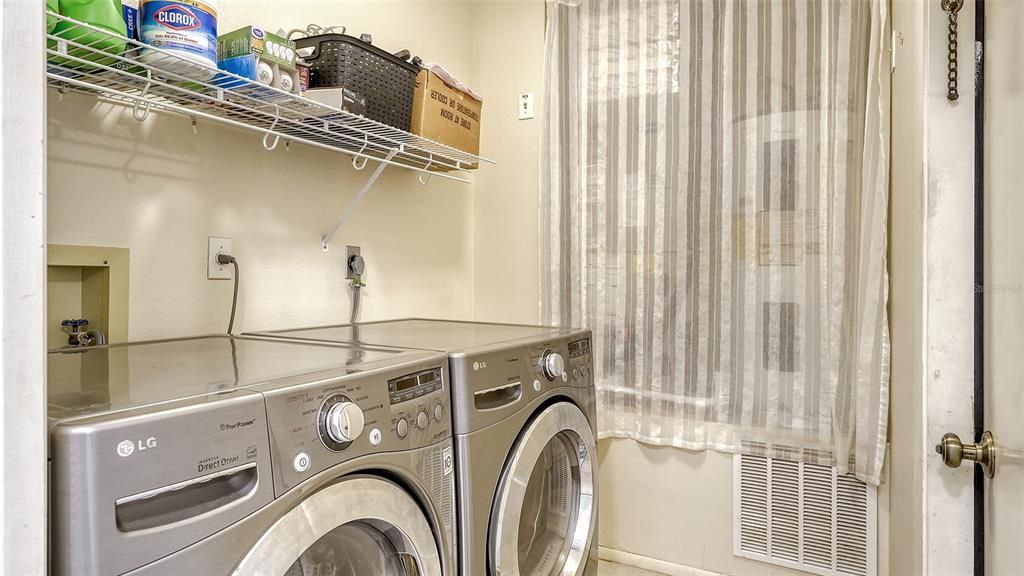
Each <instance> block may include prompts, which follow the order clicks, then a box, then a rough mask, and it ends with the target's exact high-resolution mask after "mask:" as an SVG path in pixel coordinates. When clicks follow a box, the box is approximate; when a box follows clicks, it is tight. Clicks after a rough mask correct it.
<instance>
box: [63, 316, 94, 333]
mask: <svg viewBox="0 0 1024 576" xmlns="http://www.w3.org/2000/svg"><path fill="white" fill-rule="evenodd" d="M88 324H89V321H88V320H86V319H85V318H74V319H68V320H61V323H60V325H61V326H67V327H69V328H73V329H74V328H80V327H82V326H87V325H88ZM74 331H75V332H77V331H78V330H74Z"/></svg>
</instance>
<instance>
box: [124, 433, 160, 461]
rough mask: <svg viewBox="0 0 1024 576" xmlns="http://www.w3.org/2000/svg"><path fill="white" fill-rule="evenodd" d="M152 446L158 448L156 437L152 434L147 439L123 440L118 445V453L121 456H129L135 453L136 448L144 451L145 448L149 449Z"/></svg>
mask: <svg viewBox="0 0 1024 576" xmlns="http://www.w3.org/2000/svg"><path fill="white" fill-rule="evenodd" d="M150 448H156V438H154V437H152V436H150V437H149V438H146V439H145V440H139V441H137V442H132V441H131V440H122V441H121V442H120V443H118V445H117V455H118V456H120V457H121V458H127V457H129V456H131V455H132V454H134V453H135V451H136V450H138V451H139V452H142V451H143V450H149V449H150Z"/></svg>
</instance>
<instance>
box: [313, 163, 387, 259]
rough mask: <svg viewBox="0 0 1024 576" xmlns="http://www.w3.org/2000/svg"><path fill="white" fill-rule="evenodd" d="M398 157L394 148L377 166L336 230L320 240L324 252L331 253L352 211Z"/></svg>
mask: <svg viewBox="0 0 1024 576" xmlns="http://www.w3.org/2000/svg"><path fill="white" fill-rule="evenodd" d="M397 155H398V149H397V148H392V149H391V150H390V151H389V152H388V155H387V156H385V157H384V160H383V161H382V162H381V163H380V164H378V165H377V168H376V169H375V170H374V171H373V174H370V177H369V178H367V179H366V183H365V184H363V187H362V188H361V189H360V190H359V192H358V193H357V194H356V197H355V198H353V199H352V202H351V203H350V204H349V205H348V207H347V208H345V212H343V213H342V214H341V218H339V219H338V223H337V224H335V225H334V228H331V231H330V232H328V233H327V234H324V237H323V238H322V239H321V240H320V250H322V251H324V252H329V251H330V250H331V240H333V239H334V235H335V234H337V233H338V230H339V229H340V228H341V225H342V224H344V223H345V221H346V220H348V217H349V216H351V215H352V211H353V210H354V209H355V207H356V205H357V204H359V202H360V201H361V200H362V199H363V197H364V196H366V194H367V193H368V192H369V191H370V188H372V187H373V183H374V182H376V181H377V178H379V177H380V174H381V172H383V171H384V168H385V167H386V166H387V165H388V162H391V160H393V159H394V157H395V156H397Z"/></svg>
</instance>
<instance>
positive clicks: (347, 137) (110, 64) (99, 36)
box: [46, 13, 494, 249]
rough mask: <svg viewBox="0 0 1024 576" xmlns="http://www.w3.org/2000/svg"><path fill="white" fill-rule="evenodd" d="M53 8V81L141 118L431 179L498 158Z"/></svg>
mask: <svg viewBox="0 0 1024 576" xmlns="http://www.w3.org/2000/svg"><path fill="white" fill-rule="evenodd" d="M47 16H48V17H50V18H52V19H55V20H56V21H57V27H56V28H54V29H53V32H51V33H48V34H47V35H46V39H47V46H46V60H47V67H46V76H47V79H48V82H49V84H50V85H51V86H52V87H54V88H56V89H57V90H59V91H61V92H65V91H69V90H71V91H76V92H86V93H91V94H96V95H98V96H101V97H104V98H105V99H107V100H110V101H113V102H118V103H122V104H125V105H128V106H131V107H132V108H133V110H132V112H133V115H134V117H135V119H136V120H139V121H142V120H145V119H146V118H147V117H148V115H149V113H150V111H152V110H160V111H170V112H175V113H179V114H183V115H185V116H188V117H191V118H192V119H193V120H197V119H205V120H210V121H214V122H218V123H222V124H227V125H230V126H234V127H237V128H242V129H246V130H251V131H254V132H257V133H261V134H263V141H262V144H263V146H264V147H265V148H267V149H268V150H273V149H275V148H276V147H277V146H278V144H279V143H280V141H281V140H284V141H285V142H296V143H301V144H306V145H309V146H315V147H317V148H324V149H327V150H332V151H336V152H342V153H345V154H348V155H350V156H352V164H353V166H355V167H356V169H360V170H361V169H362V168H364V167H365V166H366V162H367V161H369V160H372V161H374V162H380V163H382V166H383V165H390V166H397V167H401V168H407V169H410V170H414V171H417V172H420V173H422V174H421V176H420V183H424V184H425V183H426V182H427V180H429V179H430V178H431V177H432V176H435V175H436V176H439V177H442V178H447V179H451V180H458V181H460V182H468V181H469V180H468V179H467V178H466V177H465V176H464V173H465V171H467V170H472V169H475V168H476V167H477V166H478V165H479V164H480V163H482V162H483V163H490V164H493V163H494V162H493V161H491V160H488V159H486V158H482V157H480V156H477V155H474V154H470V153H468V152H463V151H461V150H457V149H455V148H452V147H450V146H445V145H443V144H440V143H438V142H434V141H432V140H428V139H426V138H423V137H420V136H416V135H415V134H411V133H409V132H406V131H404V130H399V129H397V128H393V127H391V126H387V125H385V124H381V123H379V122H375V121H373V120H369V119H367V118H364V117H362V116H359V115H357V114H352V113H350V112H346V111H344V110H339V109H337V108H333V107H331V106H327V105H325V104H322V103H319V102H316V101H313V100H309V99H307V98H302V97H300V96H296V95H294V94H290V93H288V92H284V91H282V90H278V89H276V88H271V87H269V86H264V85H262V84H259V83H258V82H254V81H252V80H248V79H246V78H242V77H241V76H236V75H234V74H230V73H227V72H224V71H222V70H218V69H217V68H211V67H208V66H203V65H202V64H198V63H196V62H193V61H191V60H187V59H184V58H181V57H179V56H177V55H175V54H173V53H170V52H167V51H164V50H161V49H159V48H154V47H152V46H148V45H145V44H142V43H141V42H138V41H135V40H130V39H128V38H125V37H123V36H120V35H117V34H112V33H110V32H107V31H105V30H102V29H100V28H97V27H95V26H91V25H89V24H85V23H83V22H79V21H77V20H72V19H70V18H67V17H65V16H61V15H58V14H54V13H48V14H47ZM143 51H144V52H143ZM359 160H362V162H359ZM377 175H379V171H377V172H376V173H375V175H374V176H377ZM374 179H375V177H374V178H371V179H370V181H369V182H368V185H367V188H368V187H369V185H370V184H372V181H373V180H374ZM340 224H341V223H340V222H339V226H340ZM336 229H337V228H335V230H336ZM329 239H330V238H329V237H325V242H324V246H325V249H326V243H327V241H329Z"/></svg>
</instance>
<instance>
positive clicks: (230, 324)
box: [217, 254, 238, 334]
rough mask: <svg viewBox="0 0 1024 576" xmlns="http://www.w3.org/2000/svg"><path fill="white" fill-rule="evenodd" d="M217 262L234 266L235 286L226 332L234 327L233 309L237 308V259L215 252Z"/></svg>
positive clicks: (230, 331)
mask: <svg viewBox="0 0 1024 576" xmlns="http://www.w3.org/2000/svg"><path fill="white" fill-rule="evenodd" d="M217 263H218V264H231V265H233V266H234V267H235V273H234V275H233V276H234V281H235V287H234V290H233V291H232V293H231V317H230V319H228V334H231V333H232V332H233V331H234V329H235V310H236V309H237V308H238V260H237V259H236V258H235V257H234V256H232V255H230V254H217Z"/></svg>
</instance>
